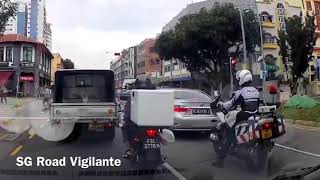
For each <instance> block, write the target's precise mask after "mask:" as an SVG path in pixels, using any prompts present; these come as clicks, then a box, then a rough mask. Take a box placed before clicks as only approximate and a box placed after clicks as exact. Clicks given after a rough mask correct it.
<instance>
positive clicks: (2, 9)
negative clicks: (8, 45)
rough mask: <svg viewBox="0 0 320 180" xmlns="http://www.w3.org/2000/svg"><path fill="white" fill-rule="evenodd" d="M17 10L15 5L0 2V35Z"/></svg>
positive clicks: (8, 0)
mask: <svg viewBox="0 0 320 180" xmlns="http://www.w3.org/2000/svg"><path fill="white" fill-rule="evenodd" d="M17 9H18V4H17V3H13V2H11V1H10V0H1V1H0V35H1V34H3V32H4V31H5V29H6V25H7V22H8V20H9V18H10V17H13V16H14V15H15V14H16V13H17Z"/></svg>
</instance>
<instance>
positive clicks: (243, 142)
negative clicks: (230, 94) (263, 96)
mask: <svg viewBox="0 0 320 180" xmlns="http://www.w3.org/2000/svg"><path fill="white" fill-rule="evenodd" d="M214 94H215V99H214V101H213V102H212V104H211V108H212V110H213V111H215V112H216V114H217V116H218V118H219V119H220V121H221V122H219V123H218V124H217V126H215V127H213V128H212V132H211V134H210V141H211V142H212V143H213V148H214V150H215V152H216V153H217V154H218V155H219V154H223V153H225V152H226V151H227V153H228V154H229V155H232V156H236V157H238V158H240V159H242V160H245V161H246V164H247V167H248V169H249V171H253V172H257V171H261V170H263V168H264V167H265V165H266V162H267V159H268V154H269V153H270V152H271V150H272V148H273V147H274V144H275V143H274V142H273V139H275V138H278V137H280V136H283V135H284V134H285V133H286V130H285V125H284V120H283V118H282V117H279V116H278V115H277V112H276V110H277V107H276V106H275V105H274V106H260V107H259V110H258V113H256V114H255V115H253V116H252V117H250V118H249V119H244V120H242V121H240V122H236V115H237V113H238V112H239V111H237V109H233V110H230V111H229V112H227V111H226V110H224V109H221V108H222V107H220V106H219V107H218V106H217V104H218V102H219V101H220V100H221V95H220V93H219V92H218V91H215V92H214Z"/></svg>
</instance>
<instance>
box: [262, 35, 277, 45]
mask: <svg viewBox="0 0 320 180" xmlns="http://www.w3.org/2000/svg"><path fill="white" fill-rule="evenodd" d="M264 43H266V44H273V43H275V38H274V36H272V35H271V34H269V33H266V34H265V35H264Z"/></svg>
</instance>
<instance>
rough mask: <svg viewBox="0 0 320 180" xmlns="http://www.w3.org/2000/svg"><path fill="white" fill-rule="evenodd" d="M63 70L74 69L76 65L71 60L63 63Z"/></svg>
mask: <svg viewBox="0 0 320 180" xmlns="http://www.w3.org/2000/svg"><path fill="white" fill-rule="evenodd" d="M62 64H63V69H74V63H73V62H72V61H71V60H70V59H66V60H63V61H62Z"/></svg>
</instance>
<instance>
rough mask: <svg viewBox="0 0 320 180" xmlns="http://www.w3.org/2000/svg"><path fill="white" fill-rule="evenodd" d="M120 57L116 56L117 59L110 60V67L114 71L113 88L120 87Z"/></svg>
mask: <svg viewBox="0 0 320 180" xmlns="http://www.w3.org/2000/svg"><path fill="white" fill-rule="evenodd" d="M121 64H122V62H121V57H118V58H117V59H115V60H113V61H111V62H110V69H111V70H112V71H113V73H114V80H115V88H117V89H118V88H120V87H121V81H122V79H121V78H122V77H121Z"/></svg>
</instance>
